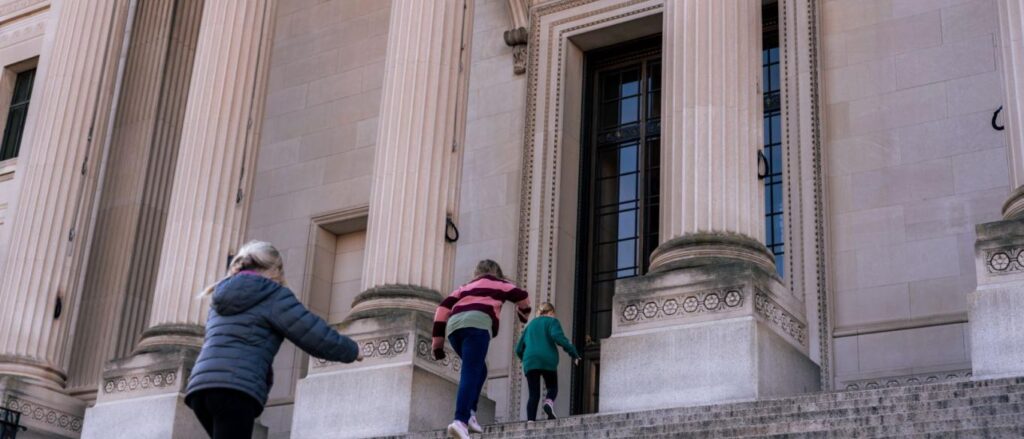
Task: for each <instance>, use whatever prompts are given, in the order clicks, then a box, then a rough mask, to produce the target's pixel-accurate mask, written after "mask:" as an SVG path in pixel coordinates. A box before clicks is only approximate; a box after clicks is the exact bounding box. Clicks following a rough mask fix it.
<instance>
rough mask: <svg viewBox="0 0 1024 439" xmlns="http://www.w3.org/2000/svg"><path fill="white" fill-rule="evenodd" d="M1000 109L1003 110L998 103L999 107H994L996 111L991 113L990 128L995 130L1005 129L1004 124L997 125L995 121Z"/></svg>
mask: <svg viewBox="0 0 1024 439" xmlns="http://www.w3.org/2000/svg"><path fill="white" fill-rule="evenodd" d="M1000 111H1003V106H1002V105H1000V106H999V108H996V112H995V113H992V129H994V130H996V131H1002V130H1005V129H1006V126H1005V125H1004V126H999V124H997V123H996V118H997V117H999V112H1000Z"/></svg>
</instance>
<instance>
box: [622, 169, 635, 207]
mask: <svg viewBox="0 0 1024 439" xmlns="http://www.w3.org/2000/svg"><path fill="white" fill-rule="evenodd" d="M636 178H637V174H630V175H623V176H622V177H619V202H620V203H625V202H627V201H633V200H636V198H637V194H636Z"/></svg>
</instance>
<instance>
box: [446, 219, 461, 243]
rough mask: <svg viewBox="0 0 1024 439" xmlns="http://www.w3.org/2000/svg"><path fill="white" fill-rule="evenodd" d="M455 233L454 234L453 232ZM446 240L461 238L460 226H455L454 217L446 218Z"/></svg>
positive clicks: (452, 240)
mask: <svg viewBox="0 0 1024 439" xmlns="http://www.w3.org/2000/svg"><path fill="white" fill-rule="evenodd" d="M453 233H454V234H455V235H454V236H452V234H453ZM444 240H445V241H446V242H455V241H458V240H459V228H458V227H456V226H455V223H454V222H453V221H452V217H448V218H445V226H444Z"/></svg>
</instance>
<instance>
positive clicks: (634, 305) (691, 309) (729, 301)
mask: <svg viewBox="0 0 1024 439" xmlns="http://www.w3.org/2000/svg"><path fill="white" fill-rule="evenodd" d="M744 302H745V300H744V294H743V289H742V288H739V287H736V288H722V289H717V290H709V291H701V292H696V293H686V294H679V295H674V296H666V297H655V298H644V299H636V300H631V301H628V302H625V303H624V304H623V305H622V307H621V311H620V312H619V323H620V324H622V325H632V324H637V323H640V322H646V321H653V320H662V319H673V318H685V317H693V316H698V315H702V314H709V313H718V312H726V311H731V310H737V309H740V308H742V307H743V303H744Z"/></svg>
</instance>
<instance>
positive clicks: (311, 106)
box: [248, 0, 391, 438]
mask: <svg viewBox="0 0 1024 439" xmlns="http://www.w3.org/2000/svg"><path fill="white" fill-rule="evenodd" d="M390 5H391V2H390V1H387V0H330V1H311V0H288V1H283V2H281V3H280V5H279V6H278V8H277V12H278V17H277V29H276V33H275V40H274V44H273V49H272V50H273V52H272V54H271V66H270V79H269V84H268V88H267V104H266V117H265V121H264V125H263V133H262V135H261V145H260V148H259V158H258V160H257V163H258V164H257V169H256V178H255V183H254V185H255V186H254V194H253V197H254V201H253V206H252V213H251V218H250V222H249V225H250V226H249V231H248V237H249V238H250V239H261V240H267V241H270V242H273V243H274V244H275V245H277V246H278V248H279V249H280V250H281V251H282V252H283V255H284V258H285V272H286V279H287V281H288V284H289V286H290V287H291V288H292V289H293V290H294V291H295V293H296V294H297V295H299V296H300V297H302V298H303V300H307V301H308V300H309V299H310V292H308V291H303V288H304V286H306V285H311V282H307V280H308V279H310V278H312V277H313V272H314V268H315V267H314V264H313V261H312V260H307V258H309V256H310V255H313V254H315V253H316V252H315V251H310V250H311V248H312V247H316V245H317V242H316V241H317V240H316V239H315V238H316V237H315V236H313V234H311V230H312V229H311V228H312V227H313V218H316V217H319V216H322V215H325V214H330V213H333V212H339V211H345V210H350V209H352V208H359V207H365V206H367V205H368V204H369V198H370V173H371V170H372V169H373V152H374V144H375V143H376V137H377V115H378V112H379V109H380V98H381V85H382V83H383V77H384V75H383V72H384V55H385V50H386V47H387V31H388V21H389V20H388V19H389V12H390ZM323 233H326V232H323ZM337 245H340V244H339V243H336V242H335V241H334V240H331V241H330V243H329V244H328V246H329V247H332V248H331V249H330V250H331V251H330V252H329V253H332V254H333V253H334V251H335V248H334V247H335V246H337ZM350 256H351V255H350ZM357 259H359V258H357ZM334 263H335V261H334V260H331V261H327V266H328V268H327V269H326V276H327V277H331V275H332V274H333V272H334ZM361 270H362V266H360V267H358V269H357V270H356V271H357V272H358V271H361ZM347 272H348V270H346V273H347ZM357 276H358V275H357ZM333 287H335V285H330V284H329V285H327V288H326V290H327V291H328V294H330V291H331V290H333V289H334V288H333ZM327 300H328V301H326V302H325V303H323V304H322V305H323V306H322V307H321V308H323V309H322V310H320V312H319V314H320V316H321V317H323V318H325V319H333V320H337V317H338V315H337V313H334V312H332V311H333V309H334V308H335V307H334V304H333V303H331V302H330V301H329V300H330V298H329V297H328V298H327ZM341 308H343V307H341ZM341 308H339V309H341ZM304 360H305V358H304V356H303V354H301V353H300V352H298V351H297V350H296V348H295V347H294V345H292V344H291V343H287V342H286V343H285V344H284V345H283V346H282V348H281V352H280V353H279V354H278V356H277V358H276V359H275V362H274V370H275V379H276V383H275V385H274V388H273V390H272V392H271V395H270V398H271V399H270V403H269V405H268V408H267V410H266V412H265V413H264V415H263V420H264V423H265V424H267V425H268V426H269V427H270V437H272V438H273V437H288V432H289V431H290V430H291V425H290V424H291V419H292V410H291V407H292V403H293V401H294V392H295V381H296V380H297V379H299V378H300V377H301V376H304V375H305V361H304Z"/></svg>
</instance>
